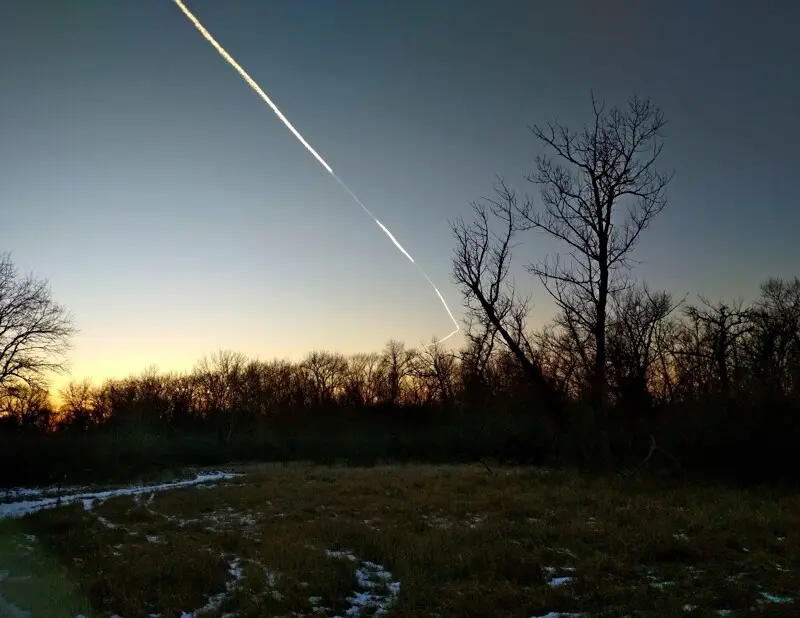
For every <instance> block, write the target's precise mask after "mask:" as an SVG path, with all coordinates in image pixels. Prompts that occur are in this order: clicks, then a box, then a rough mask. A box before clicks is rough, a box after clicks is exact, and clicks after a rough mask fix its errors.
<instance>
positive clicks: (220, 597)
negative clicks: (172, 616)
mask: <svg viewBox="0 0 800 618" xmlns="http://www.w3.org/2000/svg"><path fill="white" fill-rule="evenodd" d="M228 573H229V574H230V576H231V579H229V580H228V582H227V583H226V584H225V590H224V591H222V592H220V593H218V594H215V595H214V596H212V597H211V598H209V599H208V603H206V604H205V605H204V606H203V607H201V608H200V609H196V610H194V611H193V612H181V618H197V615H198V614H203V613H210V612H216V611H217V610H219V608H220V606H221V605H222V603H223V602H224V601H225V598H226V597H227V596H228V595H229V594H230V593H231V592H232V591H233V590H235V589H236V588H237V587H238V586H239V584H240V583H241V581H242V578H243V577H244V569H242V561H241V559H239V558H238V557H234V558H233V559H232V560H231V561H230V562H229V563H228Z"/></svg>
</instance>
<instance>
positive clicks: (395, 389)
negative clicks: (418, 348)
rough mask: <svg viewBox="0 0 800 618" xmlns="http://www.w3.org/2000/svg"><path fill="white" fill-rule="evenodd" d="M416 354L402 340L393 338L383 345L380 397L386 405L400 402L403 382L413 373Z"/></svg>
mask: <svg viewBox="0 0 800 618" xmlns="http://www.w3.org/2000/svg"><path fill="white" fill-rule="evenodd" d="M414 356H415V352H414V351H413V350H409V349H407V348H406V346H405V344H404V343H403V342H401V341H396V340H394V339H392V340H390V341H389V342H387V343H386V345H385V346H384V347H383V352H382V353H381V360H380V365H379V367H380V371H381V376H382V377H383V385H382V389H381V393H380V397H381V401H382V402H383V403H384V404H385V405H389V406H395V405H397V404H398V403H400V401H401V395H402V389H403V383H404V381H405V380H406V378H407V377H408V376H410V375H411V368H412V362H413V360H414Z"/></svg>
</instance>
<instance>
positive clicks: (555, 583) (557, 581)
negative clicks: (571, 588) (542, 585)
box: [542, 566, 575, 588]
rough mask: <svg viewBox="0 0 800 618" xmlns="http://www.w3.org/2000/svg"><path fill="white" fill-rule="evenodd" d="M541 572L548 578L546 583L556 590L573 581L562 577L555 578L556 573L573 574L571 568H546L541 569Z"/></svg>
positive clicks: (570, 578)
mask: <svg viewBox="0 0 800 618" xmlns="http://www.w3.org/2000/svg"><path fill="white" fill-rule="evenodd" d="M542 570H543V571H544V572H545V573H546V574H547V577H549V578H550V581H549V582H548V583H549V584H550V586H552V587H553V588H557V587H559V586H565V585H567V584H568V583H570V582H571V581H572V580H573V579H574V578H573V577H564V576H561V577H557V576H556V573H558V572H559V571H566V572H568V573H571V572H573V571H574V570H575V569H574V568H573V567H552V566H546V567H542Z"/></svg>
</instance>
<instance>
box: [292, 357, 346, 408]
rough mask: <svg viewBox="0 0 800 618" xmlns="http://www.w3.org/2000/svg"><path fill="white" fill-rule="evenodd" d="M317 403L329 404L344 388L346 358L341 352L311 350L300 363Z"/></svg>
mask: <svg viewBox="0 0 800 618" xmlns="http://www.w3.org/2000/svg"><path fill="white" fill-rule="evenodd" d="M301 367H302V369H303V372H304V373H305V375H306V378H307V380H308V384H309V385H310V386H311V388H312V390H313V393H314V398H315V400H316V403H317V404H326V405H327V404H331V403H333V402H334V399H335V397H336V396H337V395H338V394H339V393H340V391H341V390H342V389H343V388H344V385H345V381H346V376H347V360H346V359H345V357H344V356H343V355H342V354H337V353H332V352H320V351H315V352H311V353H310V354H309V355H308V356H307V357H306V358H305V360H304V361H303V363H302V365H301Z"/></svg>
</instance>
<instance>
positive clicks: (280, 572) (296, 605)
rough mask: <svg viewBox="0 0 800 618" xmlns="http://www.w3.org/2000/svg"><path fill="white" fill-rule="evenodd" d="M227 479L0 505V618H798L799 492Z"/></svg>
mask: <svg viewBox="0 0 800 618" xmlns="http://www.w3.org/2000/svg"><path fill="white" fill-rule="evenodd" d="M233 472H234V474H218V473H217V474H207V475H206V476H199V477H197V476H195V475H194V474H193V473H192V474H189V473H187V476H186V477H185V478H184V479H183V481H182V482H183V485H182V486H178V487H174V486H172V485H171V484H170V483H164V481H163V479H162V481H161V484H160V485H152V486H147V487H142V486H139V487H135V488H104V491H103V493H100V494H98V493H97V491H98V488H80V489H78V488H75V489H71V490H66V489H64V490H61V491H60V492H58V494H56V493H52V492H51V493H50V494H47V493H44V494H42V493H41V492H40V493H36V492H30V491H27V492H26V491H10V492H6V493H5V494H3V493H2V492H0V518H2V519H0V617H3V616H11V617H13V618H27V617H31V618H38V617H40V616H41V617H47V618H60V617H62V616H63V617H65V618H76V617H77V616H85V617H87V618H94V617H101V616H102V617H103V618H108V617H111V616H117V617H123V618H134V617H138V616H156V615H160V616H161V617H162V618H178V617H181V618H206V617H209V618H211V617H219V616H228V617H231V618H233V617H240V618H250V617H252V618H255V617H262V616H291V617H296V616H327V617H332V616H351V617H357V616H373V615H375V616H386V617H387V618H388V617H391V616H395V617H409V618H410V617H423V616H440V617H443V618H444V617H451V616H453V617H462V616H464V617H469V616H476V617H477V616H509V617H512V616H513V617H520V618H530V617H532V616H534V617H539V616H548V617H550V618H554V617H556V616H559V615H562V616H573V617H577V616H587V617H588V616H629V615H650V616H744V615H748V616H752V615H762V616H786V617H789V616H798V615H800V599H799V600H795V599H796V596H797V591H798V590H800V576H798V569H800V496H798V495H789V494H778V493H768V492H754V491H749V492H745V491H737V490H726V489H718V488H717V489H710V488H700V487H688V486H687V487H679V488H675V487H673V488H666V487H659V486H656V485H655V484H654V483H652V482H650V483H646V482H644V481H634V480H628V481H624V480H621V479H601V478H590V477H584V476H580V475H578V474H575V473H568V472H555V471H545V470H536V469H530V468H528V469H508V470H506V469H497V470H494V472H493V473H492V474H489V473H488V472H487V470H486V469H485V468H483V467H480V466H451V467H446V466H440V467H434V466H411V465H410V466H397V467H390V466H386V467H376V468H369V469H352V468H326V467H317V466H310V465H308V466H305V465H291V466H286V467H283V466H272V465H269V466H250V467H246V466H242V467H238V468H235V469H233ZM173 481H174V480H173ZM93 492H94V493H93ZM42 501H44V502H42ZM42 507H48V508H44V509H43V510H38V511H37V509H42Z"/></svg>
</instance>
